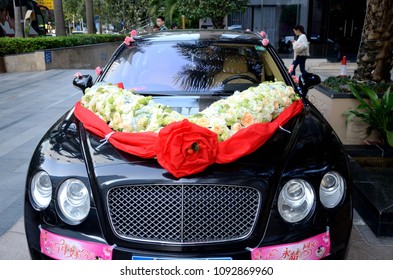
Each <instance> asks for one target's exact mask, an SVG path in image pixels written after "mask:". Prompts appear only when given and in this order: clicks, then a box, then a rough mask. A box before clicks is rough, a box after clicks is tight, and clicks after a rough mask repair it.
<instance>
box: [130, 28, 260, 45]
mask: <svg viewBox="0 0 393 280" xmlns="http://www.w3.org/2000/svg"><path fill="white" fill-rule="evenodd" d="M134 38H135V40H137V41H139V40H141V41H145V40H147V41H162V42H165V41H169V42H173V41H196V40H206V41H216V42H223V43H224V42H237V43H249V44H250V43H252V44H258V43H259V44H261V41H260V40H261V39H262V37H261V36H260V35H259V34H257V33H254V32H251V31H243V30H220V29H187V30H167V31H155V32H149V33H140V34H139V35H137V36H135V37H134Z"/></svg>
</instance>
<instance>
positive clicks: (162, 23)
mask: <svg viewBox="0 0 393 280" xmlns="http://www.w3.org/2000/svg"><path fill="white" fill-rule="evenodd" d="M156 23H157V25H158V27H159V28H160V31H163V30H168V28H167V27H166V26H165V17H163V16H159V17H157V20H156Z"/></svg>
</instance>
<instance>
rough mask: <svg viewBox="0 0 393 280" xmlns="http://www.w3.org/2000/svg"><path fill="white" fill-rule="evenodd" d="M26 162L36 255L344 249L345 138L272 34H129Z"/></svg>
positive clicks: (199, 255)
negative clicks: (279, 50)
mask: <svg viewBox="0 0 393 280" xmlns="http://www.w3.org/2000/svg"><path fill="white" fill-rule="evenodd" d="M97 74H98V76H97V78H96V79H95V80H94V81H93V78H92V76H90V75H82V74H78V75H77V76H76V77H75V79H74V81H73V83H74V85H75V86H77V87H78V88H80V89H81V90H82V93H83V94H81V101H80V102H78V103H77V104H76V105H75V106H74V107H73V108H72V109H70V110H69V111H68V112H66V113H65V114H64V116H63V117H61V118H60V119H59V120H58V121H57V122H56V123H55V124H54V125H53V126H52V128H51V129H49V131H48V132H47V133H46V134H45V135H44V137H43V138H42V140H41V141H40V143H39V145H38V147H37V148H36V150H35V152H34V154H33V156H32V159H31V163H30V166H29V169H28V174H27V179H26V193H25V216H24V221H25V229H26V236H27V242H28V247H29V250H30V253H31V257H32V259H128V260H137V259H142V260H148V259H168V258H169V259H172V258H173V259H187V258H192V259H232V260H238V259H245V260H247V259H248V260H250V259H254V260H268V259H345V257H346V253H347V249H348V242H349V237H350V233H351V228H352V188H353V182H352V178H351V174H350V169H349V165H348V158H347V154H346V152H345V150H344V149H343V146H342V143H341V142H340V140H339V139H338V137H337V135H336V134H335V132H334V131H333V130H332V128H331V127H330V125H329V124H328V123H327V121H326V120H325V119H324V118H323V116H322V115H321V114H320V113H319V112H318V111H317V109H315V107H314V106H313V105H312V104H311V103H310V102H309V101H308V100H307V98H306V94H307V91H308V90H309V88H311V87H312V86H314V85H316V84H318V83H319V82H320V78H319V77H318V76H317V75H315V74H311V73H309V74H308V75H307V76H305V77H302V76H300V77H298V78H296V77H290V76H289V74H288V70H287V69H286V67H285V65H284V63H283V61H282V60H281V59H280V57H279V56H278V54H277V52H276V51H275V49H274V48H273V47H272V46H271V45H270V44H269V41H268V39H267V38H266V37H265V34H264V33H263V32H261V34H256V33H253V32H247V31H229V30H179V31H165V32H153V33H146V34H135V32H133V33H132V34H131V36H127V37H126V39H125V41H124V43H122V44H121V45H120V46H119V48H118V49H117V50H116V51H115V53H114V54H113V56H112V58H111V59H110V61H109V63H108V64H107V65H106V66H105V67H104V68H103V69H102V70H101V69H99V68H98V69H97Z"/></svg>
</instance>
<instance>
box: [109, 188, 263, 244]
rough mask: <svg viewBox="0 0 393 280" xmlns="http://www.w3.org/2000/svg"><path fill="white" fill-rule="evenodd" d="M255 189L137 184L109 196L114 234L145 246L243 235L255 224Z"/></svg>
mask: <svg viewBox="0 0 393 280" xmlns="http://www.w3.org/2000/svg"><path fill="white" fill-rule="evenodd" d="M259 205H260V195H259V192H258V191H257V190H256V189H253V188H249V187H241V186H222V185H137V186H122V187H116V188H112V189H111V190H110V191H109V192H108V207H109V216H110V221H111V223H112V227H113V229H114V231H115V233H116V234H117V235H118V236H120V237H123V238H126V239H131V240H141V241H150V242H168V243H182V244H184V243H210V242H220V241H229V240H236V239H241V238H245V237H247V236H248V235H249V234H250V233H251V231H252V229H253V226H254V224H255V222H256V218H257V213H258V209H259Z"/></svg>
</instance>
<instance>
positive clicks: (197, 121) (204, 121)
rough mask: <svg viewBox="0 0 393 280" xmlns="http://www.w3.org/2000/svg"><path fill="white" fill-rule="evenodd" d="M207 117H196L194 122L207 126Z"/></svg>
mask: <svg viewBox="0 0 393 280" xmlns="http://www.w3.org/2000/svg"><path fill="white" fill-rule="evenodd" d="M209 123H210V122H209V119H208V118H206V117H201V118H198V119H197V120H196V122H195V124H197V125H199V126H202V127H208V126H209Z"/></svg>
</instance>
